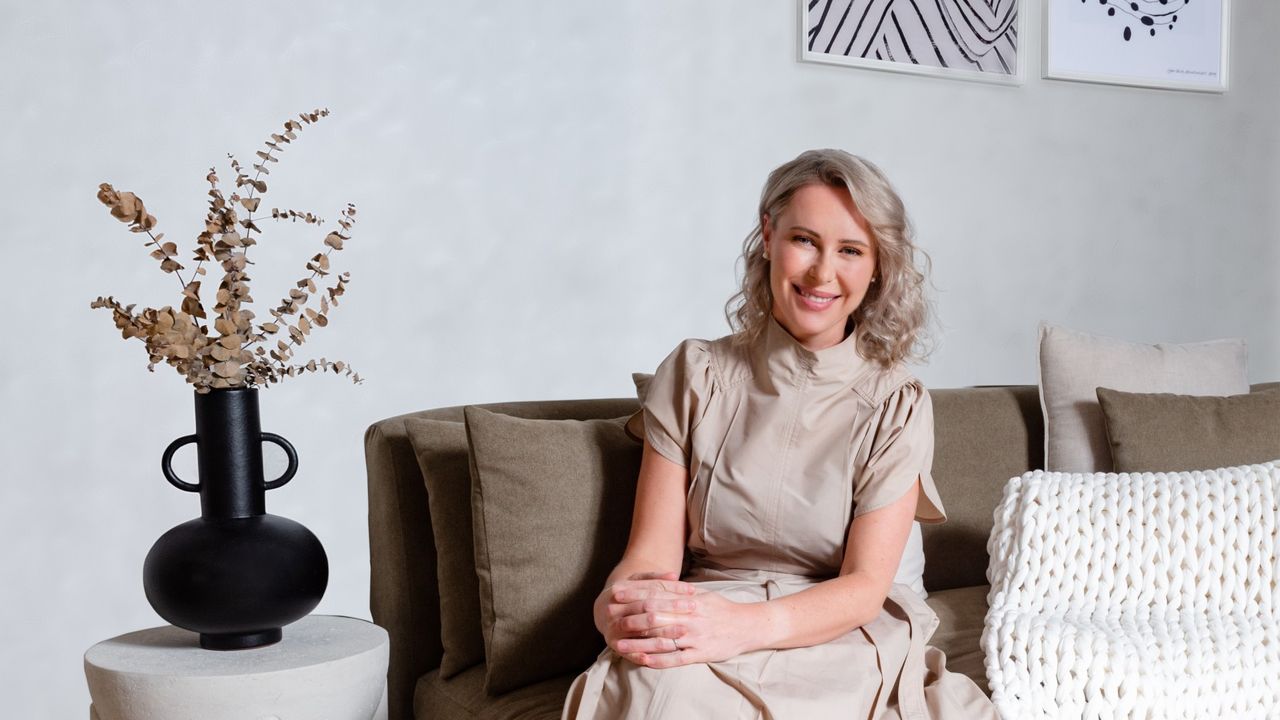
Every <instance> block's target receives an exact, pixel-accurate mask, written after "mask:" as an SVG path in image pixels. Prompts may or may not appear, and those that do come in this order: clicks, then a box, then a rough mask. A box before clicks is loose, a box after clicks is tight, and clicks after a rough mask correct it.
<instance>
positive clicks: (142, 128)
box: [0, 0, 1280, 718]
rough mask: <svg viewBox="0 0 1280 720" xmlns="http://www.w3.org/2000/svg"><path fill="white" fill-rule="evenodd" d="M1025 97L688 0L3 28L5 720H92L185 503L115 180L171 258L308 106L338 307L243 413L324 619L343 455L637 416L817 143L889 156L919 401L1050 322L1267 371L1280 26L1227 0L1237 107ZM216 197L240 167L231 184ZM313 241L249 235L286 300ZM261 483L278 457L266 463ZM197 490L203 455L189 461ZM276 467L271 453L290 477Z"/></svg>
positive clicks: (44, 13) (790, 8) (142, 289)
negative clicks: (227, 160)
mask: <svg viewBox="0 0 1280 720" xmlns="http://www.w3.org/2000/svg"><path fill="white" fill-rule="evenodd" d="M1023 1H1024V5H1025V6H1026V11H1027V12H1028V13H1029V17H1028V25H1027V26H1026V27H1027V28H1028V30H1027V32H1026V33H1025V34H1024V36H1023V39H1024V52H1027V53H1029V59H1030V62H1029V70H1030V72H1029V73H1028V77H1027V80H1026V82H1025V83H1024V84H1023V85H1022V86H1021V87H1000V86H990V85H986V84H979V83H968V82H957V81H949V80H941V79H934V78H924V77H914V76H907V75H900V74H892V73H879V72H873V71H867V70H857V69H851V68H840V67H833V66H823V65H814V64H801V63H798V62H797V61H796V59H795V58H796V36H797V29H796V20H795V17H796V7H795V5H794V3H793V2H790V1H789V0H787V1H783V0H775V1H773V2H761V1H757V2H730V1H729V0H718V1H716V2H701V3H687V2H678V1H676V0H665V1H662V2H656V1H654V0H636V1H634V2H625V3H600V2H588V1H587V0H576V1H573V2H568V1H564V0H562V1H561V2H556V3H523V2H498V1H491V2H487V3H481V4H476V3H415V2H387V3H329V4H323V5H321V4H310V3H308V4H301V5H299V4H280V3H261V2H254V3H248V2H241V1H240V0H233V1H232V2H226V3H217V4H201V5H197V4H190V3H184V4H179V3H163V2H127V3H87V2H82V3H77V4H71V3H68V2H47V3H17V2H14V1H12V0H5V2H4V3H3V16H4V18H5V21H4V22H3V23H0V69H3V72H0V128H2V129H3V132H0V164H2V166H3V168H4V171H3V173H0V198H3V200H4V204H5V209H6V212H5V216H6V217H5V231H4V233H3V238H2V239H0V242H2V243H3V249H4V254H3V258H4V261H3V269H4V272H3V282H4V288H5V291H6V292H5V295H6V296H7V297H8V298H9V300H8V303H7V306H8V314H7V316H6V318H5V322H4V340H3V347H4V352H3V353H0V408H3V409H2V410H0V423H2V425H0V451H2V452H3V455H2V457H3V459H4V476H3V485H2V486H0V488H2V489H0V493H2V495H0V548H2V549H0V558H2V561H3V564H4V567H3V570H2V573H0V577H3V578H4V580H3V582H0V607H2V608H3V610H4V611H5V620H4V622H3V623H2V624H0V678H3V686H4V687H5V689H6V712H7V713H8V715H9V716H11V717H22V718H39V717H49V718H53V717H59V718H61V717H75V716H77V715H78V714H81V713H83V712H84V705H85V703H86V702H87V694H86V692H85V690H84V689H83V686H84V682H83V676H82V674H81V668H80V655H81V653H83V651H84V650H85V649H86V648H87V647H88V646H89V645H91V644H92V643H93V642H95V641H97V640H100V639H103V638H106V637H109V636H112V635H115V634H118V633H120V632H124V631H127V630H131V629H135V628H139V627H145V626H150V625H154V624H157V623H158V618H156V617H155V615H154V614H153V613H152V611H151V610H150V608H149V606H148V605H147V603H146V601H145V599H144V597H143V594H142V586H141V579H140V574H141V563H142V559H143V557H144V555H145V554H146V552H147V549H148V548H149V547H150V545H151V543H152V542H153V541H154V540H155V539H156V538H157V537H158V536H159V535H160V534H161V533H162V532H163V531H164V530H165V529H167V528H168V527H170V526H172V525H175V524H177V523H178V522H181V521H184V520H186V519H188V518H191V517H194V516H195V515H196V514H197V513H198V509H197V505H196V499H195V498H194V497H192V496H189V495H185V494H183V493H179V492H177V491H176V490H173V489H172V488H170V487H169V486H168V485H167V484H166V483H165V482H164V480H163V478H162V477H161V476H160V473H159V471H158V468H157V464H158V459H159V455H160V452H161V450H162V449H163V448H164V446H165V445H166V444H167V443H168V442H169V441H170V440H171V439H173V438H175V437H177V436H180V435H184V434H187V433H189V432H191V431H192V408H191V392H190V390H189V389H188V388H187V387H186V386H185V385H184V384H183V383H182V381H181V380H180V378H179V377H178V376H177V374H176V373H174V372H173V371H172V370H170V369H168V368H161V369H159V370H158V371H157V373H156V375H154V376H149V375H148V374H147V373H146V372H145V371H144V365H145V356H144V354H143V352H142V348H141V345H140V344H139V343H137V342H136V341H134V342H132V343H129V344H126V343H124V342H121V340H120V339H119V335H118V334H117V332H116V331H115V330H114V328H112V326H111V321H110V316H109V314H108V313H106V312H104V311H90V310H89V308H88V304H89V301H90V300H91V299H92V298H93V297H95V296H97V295H98V294H114V295H116V296H118V297H120V298H121V299H123V300H125V301H126V302H138V303H140V304H142V305H153V306H155V305H162V304H165V303H175V302H176V301H177V299H178V295H177V292H176V283H175V282H174V280H173V278H169V277H165V276H163V275H162V274H161V273H160V272H159V271H158V270H157V269H156V268H155V267H154V263H153V262H152V261H150V260H149V259H148V258H147V256H146V252H145V251H144V250H143V249H142V248H141V247H140V245H139V243H138V242H137V238H136V236H132V235H130V234H128V233H127V232H125V229H124V227H123V226H121V225H120V224H119V223H117V222H116V221H115V220H113V219H111V218H110V217H108V215H107V213H106V211H105V209H104V208H103V207H101V206H100V205H99V204H98V203H97V201H96V200H95V198H94V193H95V190H96V187H97V184H98V183H99V182H102V181H110V182H112V183H114V184H115V185H116V186H117V187H118V188H121V189H128V190H133V191H135V192H137V193H138V194H139V195H140V196H141V197H142V198H144V200H145V201H146V202H147V204H148V208H149V209H150V210H151V211H152V212H153V213H154V214H155V215H156V216H157V217H158V218H159V220H160V229H162V230H164V231H166V232H167V233H168V239H170V240H174V241H179V242H189V241H190V239H191V238H193V237H194V236H195V234H196V233H197V232H198V231H199V229H200V225H201V221H202V218H203V207H204V205H203V203H204V192H205V185H204V181H203V178H204V174H205V170H206V168H207V167H208V166H209V165H210V164H212V163H219V165H220V167H221V166H222V164H221V159H222V158H223V157H224V153H226V152H228V151H234V152H236V153H238V154H239V156H240V157H241V158H242V159H248V158H250V157H251V155H252V152H253V151H254V150H255V149H257V147H258V143H259V142H260V141H261V139H263V138H265V137H266V136H267V134H268V133H269V132H271V131H272V130H275V129H276V128H277V127H278V123H280V122H282V121H283V120H284V119H285V118H286V117H288V116H290V115H291V114H292V113H295V112H297V111H300V110H304V109H309V108H311V107H314V106H317V105H324V106H328V107H329V108H330V109H332V110H333V112H334V114H333V115H332V116H331V117H330V118H329V119H327V120H326V121H324V122H322V123H321V124H320V125H318V126H315V127H312V128H308V129H307V130H306V131H305V132H304V133H303V134H302V136H301V137H300V141H299V142H298V143H297V144H296V145H294V146H293V147H291V148H290V149H289V150H288V151H287V152H286V153H285V154H284V156H283V162H281V163H280V164H279V165H278V166H274V171H273V173H272V175H271V177H270V180H271V184H272V188H271V191H270V193H269V194H268V195H267V199H266V201H265V203H266V205H267V206H270V205H278V206H282V207H296V208H300V209H309V210H313V211H316V212H318V213H321V214H323V215H325V216H326V217H328V218H334V217H335V216H336V214H337V211H338V210H339V209H340V208H341V206H342V203H344V202H346V201H348V200H349V201H352V202H355V203H356V204H357V205H358V206H359V209H360V215H359V217H360V223H359V225H358V226H357V228H356V235H355V239H354V240H352V241H351V242H350V243H349V244H348V250H347V251H346V252H344V253H341V254H339V255H338V256H337V258H336V265H338V266H340V267H341V268H345V269H349V270H350V271H351V272H352V274H353V279H352V284H351V290H350V293H349V294H348V295H347V296H346V298H345V301H344V302H343V305H342V307H341V308H339V309H338V310H337V311H336V312H335V313H333V315H332V323H331V325H330V327H329V328H328V329H326V330H323V331H321V332H319V333H317V335H316V336H315V340H314V341H313V343H312V344H311V347H312V348H313V350H314V352H315V354H316V355H317V356H319V355H326V356H328V357H330V358H334V357H338V358H341V359H344V360H347V361H349V362H351V363H352V364H354V365H355V366H356V368H357V369H359V370H360V371H361V373H362V374H364V375H365V376H367V378H368V382H367V384H365V385H364V386H362V387H352V386H350V385H349V384H347V383H345V382H344V381H342V380H340V379H336V378H334V377H333V376H329V377H307V378H301V379H294V380H292V381H290V382H288V383H286V384H284V385H282V386H279V387H277V388H273V389H271V390H270V391H268V392H267V393H265V396H264V397H263V398H262V405H263V412H264V418H263V421H264V429H265V430H269V431H273V432H277V433H280V434H282V435H284V436H285V437H287V438H289V439H291V440H292V441H293V442H294V444H295V445H296V446H297V447H298V450H299V452H300V453H301V457H302V467H301V471H300V473H299V476H298V478H297V479H296V480H295V481H294V482H293V484H291V485H290V486H289V487H287V488H285V489H282V490H280V491H277V492H273V493H271V494H270V495H269V497H268V508H269V509H270V510H271V511H273V512H275V513H278V514H281V515H285V516H288V517H292V518H295V519H297V520H300V521H302V522H303V523H305V524H307V525H308V526H310V527H311V528H312V529H313V530H314V531H315V532H316V533H317V534H318V535H319V536H320V538H321V539H322V540H323V541H324V542H325V544H326V546H327V548H328V551H329V554H330V559H331V564H332V580H331V583H330V588H329V592H328V595H327V596H326V599H325V601H324V603H323V604H322V605H321V607H320V611H322V612H329V613H342V614H350V615H355V616H364V617H367V616H368V615H367V613H368V606H367V592H368V567H367V554H366V553H367V544H366V528H365V499H364V498H365V494H364V482H365V478H364V465H363V450H362V445H361V433H362V431H363V430H364V428H365V427H366V426H367V425H368V424H369V423H371V422H372V421H374V420H376V419H379V418H382V417H385V416H388V415H391V414H395V413H400V412H405V411H409V410H414V409H420V408H427V407H433V406H440V405H449V404H459V403H470V402H487V401H498V400H516V399H539V398H570V397H593V396H605V397H608V396H623V395H628V394H630V392H631V388H630V381H629V374H630V373H631V372H632V371H635V370H644V371H648V370H652V369H653V367H654V366H655V365H656V364H657V362H658V361H659V360H660V359H661V358H662V357H663V356H664V355H665V354H666V353H667V352H668V351H669V350H670V349H671V348H672V347H673V346H674V345H675V344H676V343H677V342H678V341H679V340H680V339H682V338H684V337H688V336H700V337H717V336H719V335H721V334H723V333H724V332H725V331H726V326H725V324H724V320H723V316H722V306H723V303H724V301H725V300H726V299H727V298H728V296H729V295H730V293H731V292H732V290H733V286H734V259H735V257H736V254H737V252H738V249H739V247H740V243H741V239H742V236H743V235H744V234H745V233H746V232H747V230H748V229H749V226H750V224H751V216H752V213H753V211H754V206H755V202H756V197H757V194H758V192H759V189H760V184H761V183H762V181H763V179H764V176H765V175H766V173H767V172H768V170H769V169H771V168H772V167H774V166H775V165H777V164H778V163H780V162H783V161H785V160H787V159H789V158H791V157H793V156H794V155H795V154H796V153H798V152H799V151H801V150H803V149H806V148H809V147H821V146H837V147H843V148H847V149H849V150H851V151H854V152H857V153H861V154H864V155H866V156H867V157H869V158H871V159H873V160H874V161H876V162H877V163H879V164H881V165H882V166H883V167H884V168H885V169H886V171H887V172H888V173H889V174H890V176H891V177H892V178H894V179H895V181H896V182H897V184H898V185H899V189H900V190H901V192H902V194H903V196H904V197H905V199H906V201H907V204H908V206H909V207H910V208H911V210H912V212H913V214H914V218H915V220H916V222H917V225H918V229H919V235H920V243H921V245H923V246H924V247H925V248H927V249H928V250H929V251H930V253H931V254H932V256H933V260H934V281H935V283H936V285H937V287H938V292H937V301H938V307H939V313H940V317H941V321H942V323H943V326H944V327H945V331H944V332H943V333H942V334H941V335H940V338H939V340H940V347H939V350H938V352H937V353H936V355H935V356H934V358H933V362H932V364H930V365H929V366H928V367H926V368H924V369H922V370H921V371H920V374H921V376H922V377H923V378H924V379H925V381H926V382H927V383H929V384H930V385H933V386H935V387H942V386H957V385H970V384H987V383H1030V382H1034V380H1035V368H1034V357H1035V352H1034V346H1033V343H1034V338H1035V330H1036V323H1037V322H1038V321H1039V320H1041V319H1042V318H1043V319H1049V320H1052V321H1056V322H1059V323H1062V324H1066V325H1069V326H1072V327H1076V328H1081V329H1085V330H1092V331H1096V332H1102V333H1107V334H1112V335H1116V336H1121V337H1128V338H1133V339H1138V340H1144V341H1160V340H1167V341H1188V340H1196V339H1202V338H1211V337H1223V336H1243V337H1245V338H1247V339H1248V341H1249V344H1250V348H1251V376H1252V379H1253V380H1254V381H1262V380H1274V379H1280V327H1278V326H1277V318H1278V316H1280V291H1277V285H1276V282H1275V277H1276V273H1277V271H1280V249H1278V247H1277V239H1278V238H1280V211H1278V210H1277V202H1276V201H1277V195H1278V194H1280V173H1278V172H1277V166H1278V161H1280V125H1278V124H1277V119H1278V118H1280V84H1278V83H1277V82H1276V79H1275V74H1274V70H1275V67H1276V66H1277V64H1278V62H1280V50H1278V48H1280V45H1277V43H1276V42H1275V35H1276V33H1277V32H1280V3H1272V2H1255V1H1250V0H1244V1H1242V2H1239V3H1237V8H1236V13H1235V18H1234V20H1235V23H1234V28H1233V34H1234V37H1233V60H1234V63H1233V68H1232V69H1233V76H1232V88H1231V91H1230V92H1229V93H1228V94H1226V95H1225V96H1218V95H1202V94H1191V93H1178V92H1167V91H1156V90H1143V89H1134V88H1122V87H1109V86H1100V85H1087V84H1074V83H1063V82H1052V81H1045V80H1041V79H1039V77H1038V74H1039V49H1040V32H1039V20H1040V3H1039V2H1038V1H1037V0H1023ZM226 174H227V173H226V172H224V176H225V175H226ZM319 239H320V234H318V233H307V232H305V231H303V230H300V229H293V228H282V229H280V230H279V231H276V232H272V229H271V228H268V234H267V236H266V239H265V241H264V242H263V244H262V245H261V246H260V247H259V249H258V251H256V254H255V255H254V259H255V260H256V261H257V263H258V265H257V266H256V267H255V268H254V272H253V276H254V284H253V287H254V288H255V292H254V295H255V296H256V297H257V298H258V299H259V300H260V301H261V304H262V305H263V306H266V305H267V303H271V302H273V301H275V299H276V298H278V297H279V296H280V295H279V293H282V292H284V291H285V289H287V287H288V283H289V282H291V281H292V280H294V279H296V278H297V277H298V276H299V275H300V272H301V268H302V264H303V262H304V261H305V258H306V257H307V256H309V255H310V254H312V253H313V252H315V251H316V249H317V247H318V243H319ZM270 459H271V460H272V462H273V463H278V458H275V457H274V456H272V458H270ZM185 462H186V467H188V468H189V467H190V465H191V463H190V457H188V458H186V460H185ZM272 468H273V469H274V468H278V464H274V465H273V466H272Z"/></svg>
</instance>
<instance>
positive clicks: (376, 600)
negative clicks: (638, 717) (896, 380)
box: [365, 383, 1280, 720]
mask: <svg viewBox="0 0 1280 720" xmlns="http://www.w3.org/2000/svg"><path fill="white" fill-rule="evenodd" d="M1264 387H1265V388H1273V387H1280V383H1268V384H1267V385H1265V386H1263V385H1255V386H1254V390H1255V391H1256V390H1259V389H1263V388H1264ZM931 394H932V397H933V406H934V418H935V439H936V447H935V454H934V461H933V476H934V479H935V481H936V483H937V485H938V489H939V492H940V493H941V495H942V500H943V503H944V504H945V506H946V510H947V513H948V520H947V522H946V523H943V524H941V525H925V526H923V537H924V551H925V558H926V567H925V575H924V584H925V588H926V589H927V590H928V592H929V597H928V601H927V602H928V603H929V605H930V606H931V607H932V608H933V609H934V611H935V612H937V614H938V617H939V619H940V624H939V626H938V628H937V630H936V631H935V633H934V635H933V637H932V638H931V639H930V641H929V643H930V644H931V645H933V646H935V647H938V648H940V649H941V650H943V651H944V652H945V653H946V655H947V666H948V668H949V669H951V670H953V671H956V672H962V673H964V674H966V675H968V676H969V677H971V678H973V679H974V680H975V681H976V682H977V683H978V685H979V686H981V687H982V688H983V689H984V690H987V680H986V675H985V671H984V666H983V655H982V651H981V649H980V647H979V639H980V637H981V635H982V627H983V619H984V617H985V615H986V611H987V591H988V588H989V585H988V583H987V578H986V570H987V561H988V557H987V551H986V544H987V537H988V535H989V533H990V531H991V527H992V523H993V512H994V509H995V507H996V505H997V503H998V502H999V500H1000V495H1001V491H1002V489H1003V486H1004V484H1005V481H1007V480H1008V479H1009V478H1011V477H1014V476H1016V475H1021V474H1022V473H1024V472H1027V471H1030V470H1033V469H1037V468H1041V467H1043V463H1042V459H1043V454H1044V453H1043V448H1044V435H1043V421H1042V419H1041V409H1040V401H1039V395H1038V391H1037V388H1036V387H1035V386H1031V385H1022V386H1002V387H976V388H961V389H937V390H933V391H931ZM480 407H483V408H486V409H488V410H491V411H494V412H498V413H503V414H507V415H512V416H516V417H524V418H545V419H589V418H617V417H620V416H623V415H628V414H630V413H632V412H634V411H635V410H636V409H637V408H638V403H637V401H636V400H635V399H631V398H628V399H595V400H551V401H539V402H517V403H499V404H489V405H481V406H480ZM409 418H433V419H437V420H448V421H455V422H459V423H461V422H463V409H462V407H461V406H459V407H448V408H438V409H432V410H425V411H421V412H417V413H411V414H408V415H399V416H396V417H391V418H387V419H384V420H380V421H378V422H376V423H374V424H373V425H372V426H371V427H370V428H369V429H368V431H367V432H366V434H365V452H366V463H367V468H368V482H369V550H370V564H371V593H370V603H371V609H372V613H373V619H374V621H375V622H376V623H377V624H379V625H381V626H382V627H384V628H386V629H387V631H388V632H389V633H390V635H391V664H390V670H389V674H388V692H389V708H390V720H428V719H429V720H445V719H447V718H495V719H496V718H543V717H545V718H556V717H559V715H560V710H561V705H562V702H563V700H564V697H565V693H566V691H567V689H568V687H569V684H570V682H571V681H572V679H573V675H572V674H566V675H564V676H562V677H558V678H554V679H552V680H547V681H543V682H539V683H535V684H533V685H530V686H528V687H523V688H520V689H517V690H514V691H511V692H508V693H505V694H503V695H499V696H496V697H494V696H490V695H489V694H487V693H486V692H485V689H484V687H485V685H484V676H485V666H484V665H483V664H480V665H476V666H474V667H472V668H470V669H468V670H465V671H462V672H460V673H459V674H457V675H455V676H453V677H451V678H449V679H447V680H444V679H442V678H441V677H440V674H439V670H438V668H439V666H440V660H441V655H442V644H441V628H440V596H439V592H438V588H437V574H436V568H437V564H436V552H435V544H434V541H433V532H432V527H431V518H430V514H429V511H428V500H427V491H426V487H425V485H424V482H423V477H422V473H421V471H420V469H419V464H418V459H417V455H416V454H415V449H414V447H412V446H411V443H410V442H409V438H408V434H407V431H406V427H405V421H406V419H409ZM464 449H465V448H464ZM464 472H465V471H464ZM620 520H621V521H629V518H620ZM583 621H584V622H590V618H584V619H583ZM988 692H989V691H988Z"/></svg>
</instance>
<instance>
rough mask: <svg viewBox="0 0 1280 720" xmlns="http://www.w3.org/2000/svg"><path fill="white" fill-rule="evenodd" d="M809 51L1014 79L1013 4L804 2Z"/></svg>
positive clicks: (1006, 0) (996, 0) (966, 0)
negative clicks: (806, 7) (988, 73)
mask: <svg viewBox="0 0 1280 720" xmlns="http://www.w3.org/2000/svg"><path fill="white" fill-rule="evenodd" d="M807 2H808V28H807V34H806V38H805V41H806V43H807V47H808V49H809V50H810V51H811V52H815V53H823V54H828V55H843V56H845V57H855V58H865V59H869V60H886V61H890V62H899V63H908V64H914V65H930V66H933V67H941V68H952V69H958V70H970V71H975V72H990V73H1001V74H1006V75H1013V74H1015V73H1016V72H1017V56H1018V28H1017V19H1018V0H807Z"/></svg>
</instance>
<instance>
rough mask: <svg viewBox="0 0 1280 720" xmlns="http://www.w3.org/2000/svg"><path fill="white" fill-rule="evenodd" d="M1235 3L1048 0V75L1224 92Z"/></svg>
mask: <svg viewBox="0 0 1280 720" xmlns="http://www.w3.org/2000/svg"><path fill="white" fill-rule="evenodd" d="M1230 4H1231V0H1044V76H1045V77H1046V78H1056V79H1059V80H1081V81H1084V82H1096V83H1112V84H1117V85H1137V86H1141V87H1155V88H1169V89H1174V90H1198V91H1201V92H1226V90H1227V66H1228V62H1227V59H1228V54H1229V53H1228V36H1229V35H1230V32H1229V30H1230V27H1231V23H1230Z"/></svg>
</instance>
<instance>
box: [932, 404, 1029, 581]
mask: <svg viewBox="0 0 1280 720" xmlns="http://www.w3.org/2000/svg"><path fill="white" fill-rule="evenodd" d="M929 394H930V396H932V398H933V432H934V450H933V480H934V483H935V484H936V485H937V487H938V494H939V495H941V496H942V502H943V504H945V505H946V508H947V521H946V522H945V523H943V524H941V525H925V526H924V527H923V528H922V529H923V531H924V555H925V565H924V586H925V588H926V589H928V591H929V592H936V591H939V590H949V589H952V588H960V587H970V586H972V585H984V584H986V582H987V579H986V578H987V537H988V536H989V535H990V534H991V526H992V523H993V521H994V510H995V507H996V505H998V504H999V502H1000V493H1001V491H1002V490H1003V489H1004V484H1005V482H1006V481H1007V480H1008V479H1009V478H1011V477H1014V476H1016V475H1021V474H1022V473H1024V472H1027V471H1029V470H1034V469H1037V468H1041V467H1043V462H1042V461H1043V457H1044V444H1043V437H1044V435H1043V431H1042V429H1041V428H1042V420H1041V413H1040V397H1039V393H1038V392H1037V390H1036V387H1035V386H1034V385H1017V386H1005V387H977V388H956V389H952V388H941V389H937V390H930V391H929Z"/></svg>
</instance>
